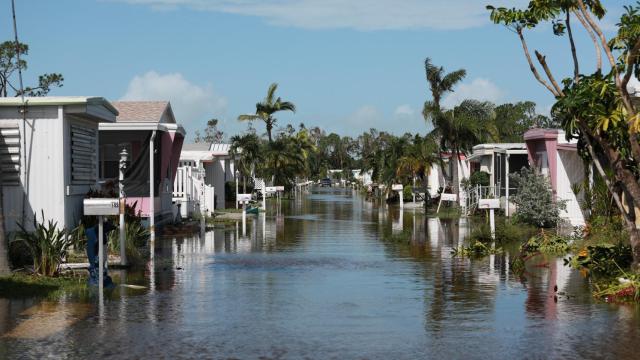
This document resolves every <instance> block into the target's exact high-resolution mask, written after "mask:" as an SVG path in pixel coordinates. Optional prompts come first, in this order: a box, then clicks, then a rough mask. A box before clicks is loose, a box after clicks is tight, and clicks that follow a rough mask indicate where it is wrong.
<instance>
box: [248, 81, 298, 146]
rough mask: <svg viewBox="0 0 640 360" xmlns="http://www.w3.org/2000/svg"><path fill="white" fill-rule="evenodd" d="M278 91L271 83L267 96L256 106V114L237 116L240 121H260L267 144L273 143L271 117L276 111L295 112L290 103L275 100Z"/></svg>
mask: <svg viewBox="0 0 640 360" xmlns="http://www.w3.org/2000/svg"><path fill="white" fill-rule="evenodd" d="M277 89H278V84H276V83H273V84H271V86H269V90H268V91H267V96H266V97H265V98H264V100H262V101H261V102H259V103H257V104H256V113H255V114H247V115H240V116H238V120H240V121H253V120H262V121H264V123H265V125H266V127H267V136H268V137H269V143H271V142H273V140H272V138H271V130H272V129H273V127H274V125H275V123H276V118H275V117H273V114H275V113H276V112H278V111H291V112H296V106H295V105H294V104H293V103H292V102H290V101H283V100H282V99H281V98H279V97H278V98H276V96H275V93H276V90H277Z"/></svg>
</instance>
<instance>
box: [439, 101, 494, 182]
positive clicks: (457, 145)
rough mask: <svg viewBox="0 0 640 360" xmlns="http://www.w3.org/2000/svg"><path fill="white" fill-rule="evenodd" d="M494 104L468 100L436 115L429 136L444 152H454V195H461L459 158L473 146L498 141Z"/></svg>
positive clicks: (452, 156) (452, 159) (452, 154)
mask: <svg viewBox="0 0 640 360" xmlns="http://www.w3.org/2000/svg"><path fill="white" fill-rule="evenodd" d="M493 109H494V105H493V104H492V103H490V102H481V101H477V100H465V101H463V102H462V103H461V104H460V105H458V106H456V107H455V108H453V109H451V110H446V111H438V112H437V113H434V115H433V130H432V131H431V132H430V133H429V135H428V136H429V137H431V138H433V139H438V140H439V145H440V149H441V150H442V151H449V152H451V160H449V161H456V162H457V164H454V163H451V164H452V167H451V168H452V174H451V177H452V181H453V190H454V192H455V194H459V186H458V183H459V179H458V165H460V164H461V161H460V155H466V154H468V153H469V152H470V151H471V149H472V148H473V146H474V145H476V144H480V143H482V142H484V141H486V140H491V139H495V138H496V137H497V131H496V129H495V126H494V123H493V117H494V110H493Z"/></svg>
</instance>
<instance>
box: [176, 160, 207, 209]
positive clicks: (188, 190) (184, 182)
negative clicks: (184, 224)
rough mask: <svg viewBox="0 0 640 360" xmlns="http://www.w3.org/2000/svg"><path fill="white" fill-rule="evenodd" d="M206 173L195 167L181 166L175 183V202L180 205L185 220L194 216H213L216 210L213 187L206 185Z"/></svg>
mask: <svg viewBox="0 0 640 360" xmlns="http://www.w3.org/2000/svg"><path fill="white" fill-rule="evenodd" d="M203 173H204V172H201V171H198V169H197V168H195V167H193V166H180V167H178V170H177V171H176V179H175V181H174V182H173V202H174V203H175V204H179V205H180V215H181V216H182V217H183V218H188V217H192V216H193V214H197V213H204V214H207V215H209V214H211V213H213V211H214V209H215V205H214V204H215V191H214V188H213V186H210V185H207V184H205V179H204V175H203Z"/></svg>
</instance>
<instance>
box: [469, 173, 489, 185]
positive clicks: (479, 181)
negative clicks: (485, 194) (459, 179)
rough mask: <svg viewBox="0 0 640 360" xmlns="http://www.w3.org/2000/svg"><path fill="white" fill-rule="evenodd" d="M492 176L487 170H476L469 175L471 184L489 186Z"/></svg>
mask: <svg viewBox="0 0 640 360" xmlns="http://www.w3.org/2000/svg"><path fill="white" fill-rule="evenodd" d="M489 181H491V176H490V175H489V173H488V172H485V171H476V172H474V173H473V174H471V176H469V185H471V186H478V185H480V186H489Z"/></svg>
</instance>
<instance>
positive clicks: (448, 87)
mask: <svg viewBox="0 0 640 360" xmlns="http://www.w3.org/2000/svg"><path fill="white" fill-rule="evenodd" d="M424 70H425V73H426V77H427V83H428V84H429V90H430V91H431V96H432V97H433V100H427V101H425V103H424V107H423V109H422V116H423V117H424V120H425V121H426V122H431V124H432V125H433V127H434V130H435V128H436V122H437V121H438V119H437V118H439V117H441V116H442V109H441V106H440V102H441V100H442V97H443V96H444V95H445V94H446V93H449V92H452V91H453V87H454V86H455V85H456V84H457V83H459V82H460V81H462V79H464V77H465V76H466V75H467V71H466V70H464V69H459V70H456V71H453V72H450V73H448V74H445V72H444V68H443V67H442V66H435V65H433V64H432V63H431V59H430V58H426V59H425V60H424ZM432 133H433V131H432ZM436 134H438V133H436ZM434 140H436V141H438V142H440V143H442V141H441V139H438V138H435V139H434ZM442 151H444V148H443V147H441V148H440V151H438V154H439V157H440V171H441V172H442V173H443V174H444V161H443V159H442V154H441V152H442Z"/></svg>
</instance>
